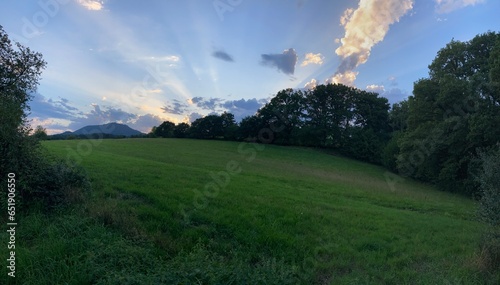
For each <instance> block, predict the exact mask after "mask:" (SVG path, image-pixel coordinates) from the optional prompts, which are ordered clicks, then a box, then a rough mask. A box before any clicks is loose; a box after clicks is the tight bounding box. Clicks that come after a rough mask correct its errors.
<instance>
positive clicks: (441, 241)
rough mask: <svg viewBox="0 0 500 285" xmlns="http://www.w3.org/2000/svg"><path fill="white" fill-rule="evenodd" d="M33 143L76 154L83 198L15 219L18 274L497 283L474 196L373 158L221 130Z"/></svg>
mask: <svg viewBox="0 0 500 285" xmlns="http://www.w3.org/2000/svg"><path fill="white" fill-rule="evenodd" d="M43 145H44V147H46V148H47V149H48V151H49V152H50V153H52V154H53V155H55V156H57V157H60V158H63V159H66V158H67V157H71V158H72V159H75V160H76V161H77V162H78V163H80V164H81V165H82V166H84V167H85V168H86V169H87V171H88V173H89V175H90V177H91V180H92V185H93V192H92V197H91V198H90V199H88V201H87V202H85V203H84V205H82V207H81V209H80V208H77V209H75V210H72V211H71V212H64V213H56V214H52V215H44V214H40V213H36V212H35V213H31V214H29V215H27V216H26V217H24V218H23V220H21V222H20V226H19V227H18V230H17V231H18V233H17V234H18V237H17V238H18V240H19V243H20V246H19V249H18V252H17V253H16V254H17V255H18V256H19V261H18V278H17V279H16V280H17V282H19V283H18V284H64V283H65V282H67V284H495V283H496V282H497V281H499V279H498V278H499V276H500V275H499V274H498V272H496V273H484V272H480V271H479V270H478V269H477V267H478V266H477V259H478V256H477V255H478V240H479V238H480V234H481V231H482V226H481V224H479V223H477V222H476V221H475V218H474V212H475V204H474V202H473V201H472V200H470V199H466V198H464V197H460V196H456V195H452V194H449V193H444V192H439V191H437V190H435V189H434V188H433V187H431V186H428V185H424V184H420V183H416V182H413V181H410V180H404V181H402V180H401V181H399V180H398V181H397V183H394V177H393V175H389V176H387V174H388V173H387V172H386V171H385V169H383V168H381V167H378V166H374V165H370V164H365V163H361V162H358V161H355V160H350V159H346V158H342V157H338V156H334V155H329V154H325V153H323V152H321V151H318V150H314V149H304V148H292V147H279V146H271V145H265V146H264V145H252V144H246V143H237V142H222V141H201V140H182V139H122V140H102V141H78V140H73V141H47V142H44V144H43ZM387 177H390V178H391V180H389V183H388V181H387V179H386V178H387ZM1 238H2V240H4V238H6V235H5V233H3V234H2V236H1ZM4 270H5V269H4Z"/></svg>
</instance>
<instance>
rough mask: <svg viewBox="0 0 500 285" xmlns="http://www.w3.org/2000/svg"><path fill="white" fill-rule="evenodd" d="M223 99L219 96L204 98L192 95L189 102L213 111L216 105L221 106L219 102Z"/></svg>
mask: <svg viewBox="0 0 500 285" xmlns="http://www.w3.org/2000/svg"><path fill="white" fill-rule="evenodd" d="M223 101H224V99H221V98H209V99H205V98H203V97H193V98H192V99H191V102H192V103H193V104H194V105H195V106H196V107H198V108H201V109H203V110H210V111H215V110H216V109H217V108H218V107H220V106H221V103H222V102H223Z"/></svg>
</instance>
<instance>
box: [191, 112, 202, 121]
mask: <svg viewBox="0 0 500 285" xmlns="http://www.w3.org/2000/svg"><path fill="white" fill-rule="evenodd" d="M199 118H203V115H202V114H200V113H197V112H193V113H191V114H189V116H188V119H189V122H191V123H192V122H194V121H196V119H199Z"/></svg>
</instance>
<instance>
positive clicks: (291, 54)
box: [261, 48, 298, 75]
mask: <svg viewBox="0 0 500 285" xmlns="http://www.w3.org/2000/svg"><path fill="white" fill-rule="evenodd" d="M261 56H262V64H264V65H268V66H272V67H276V68H278V70H280V71H282V72H283V73H285V74H288V75H293V73H294V72H295V65H296V64H297V60H298V56H297V53H296V52H295V50H294V49H293V48H290V49H287V50H285V51H283V53H281V54H262V55H261Z"/></svg>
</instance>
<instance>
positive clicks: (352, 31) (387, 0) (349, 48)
mask: <svg viewBox="0 0 500 285" xmlns="http://www.w3.org/2000/svg"><path fill="white" fill-rule="evenodd" d="M412 8H413V0H360V1H359V4H358V8H357V9H356V10H354V9H347V10H345V11H344V14H343V15H342V17H341V18H340V24H341V25H342V26H343V27H344V30H345V34H344V37H343V38H341V39H340V40H336V41H337V42H339V43H340V44H341V46H340V47H339V48H337V49H336V50H335V53H336V54H337V55H338V56H340V58H341V62H340V64H339V66H338V68H337V71H336V72H335V74H334V75H333V76H332V77H331V78H329V79H328V80H327V82H330V83H344V84H345V83H349V85H352V84H353V83H354V80H356V76H357V74H358V73H357V72H355V71H354V69H355V68H356V67H358V66H359V65H360V64H363V63H365V62H366V61H367V60H368V58H369V57H370V52H371V49H372V47H373V46H374V45H375V44H377V43H379V42H381V41H382V40H383V39H384V37H385V35H386V34H387V32H388V31H389V26H390V25H392V24H393V23H395V22H398V21H399V19H400V18H401V17H402V16H404V15H405V14H406V13H407V12H408V11H410V10H411V9H412Z"/></svg>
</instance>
